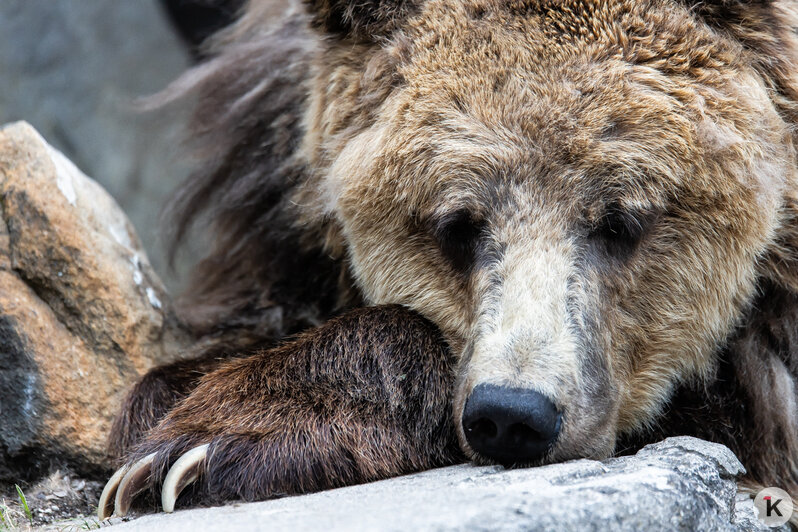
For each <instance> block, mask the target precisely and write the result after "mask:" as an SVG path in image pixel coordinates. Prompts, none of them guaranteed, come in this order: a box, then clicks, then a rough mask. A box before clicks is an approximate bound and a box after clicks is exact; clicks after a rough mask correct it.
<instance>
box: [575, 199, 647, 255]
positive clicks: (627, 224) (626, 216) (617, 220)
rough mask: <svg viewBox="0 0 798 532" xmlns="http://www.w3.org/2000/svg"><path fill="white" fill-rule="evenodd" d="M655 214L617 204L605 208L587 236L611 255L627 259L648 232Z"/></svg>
mask: <svg viewBox="0 0 798 532" xmlns="http://www.w3.org/2000/svg"><path fill="white" fill-rule="evenodd" d="M655 219H656V215H654V214H652V213H646V212H635V211H629V210H625V209H623V208H622V207H620V206H618V205H611V206H610V207H608V208H607V210H606V212H605V213H604V216H603V217H602V218H601V219H600V220H599V221H598V223H596V224H595V225H594V226H593V227H591V229H590V232H589V233H588V237H589V238H590V239H591V240H593V241H595V242H596V243H598V244H599V245H600V246H601V247H602V248H604V250H605V251H606V252H607V254H609V255H610V256H612V257H615V258H617V259H621V260H625V259H628V258H629V257H630V256H631V255H632V254H633V253H634V252H635V250H636V249H637V247H638V246H639V245H640V242H641V241H642V240H643V237H644V236H645V235H646V233H648V231H649V229H650V227H651V225H652V224H653V222H654V220H655Z"/></svg>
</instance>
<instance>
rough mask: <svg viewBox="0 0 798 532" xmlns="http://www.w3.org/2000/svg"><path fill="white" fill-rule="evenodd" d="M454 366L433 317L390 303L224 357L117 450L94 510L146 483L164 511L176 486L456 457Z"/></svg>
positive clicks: (287, 483)
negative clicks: (116, 463)
mask: <svg viewBox="0 0 798 532" xmlns="http://www.w3.org/2000/svg"><path fill="white" fill-rule="evenodd" d="M452 375H453V371H452V361H451V359H450V357H449V353H448V350H447V348H446V345H445V344H444V343H443V341H442V340H441V337H440V334H439V333H438V331H437V329H435V328H434V327H433V326H432V325H431V324H430V323H429V322H428V321H426V320H425V319H423V318H422V317H421V316H419V315H418V314H415V313H413V312H411V311H409V310H407V309H404V308H402V307H395V306H390V307H373V308H368V309H359V310H357V311H353V312H351V313H349V314H347V315H345V316H342V317H340V318H336V319H334V320H331V321H330V322H328V323H327V324H325V325H323V326H322V327H319V328H317V329H314V330H312V331H308V332H307V333H305V334H302V335H300V336H299V337H297V338H296V339H295V340H293V341H291V342H289V343H286V344H284V345H282V346H280V347H277V348H274V349H271V350H268V351H262V352H260V353H258V354H255V355H252V356H249V357H245V358H237V359H231V360H227V361H225V362H222V363H221V364H219V365H218V367H217V368H215V369H214V370H213V371H211V372H209V373H207V374H205V375H204V376H202V377H201V378H200V379H199V382H198V383H197V385H196V388H194V389H193V390H191V392H190V393H189V394H188V395H187V396H186V397H184V398H182V399H180V400H179V401H177V402H176V404H175V405H174V407H173V408H171V410H170V411H169V412H168V413H167V414H166V415H165V416H164V417H163V419H161V420H160V421H159V422H158V424H157V425H156V426H154V427H153V428H152V429H150V430H148V431H147V432H146V434H145V435H144V436H143V439H142V440H141V441H139V442H137V443H136V444H135V446H134V447H133V448H132V450H131V451H130V452H128V453H127V454H126V456H127V463H126V464H125V465H124V466H123V467H122V468H121V469H119V470H118V471H117V472H116V473H115V474H114V475H113V476H112V477H111V479H110V480H109V481H108V484H107V485H106V487H105V489H104V490H103V493H102V496H101V499H100V503H99V506H98V515H99V517H100V519H106V518H107V517H109V516H110V515H112V514H116V515H120V516H121V515H125V514H126V513H127V512H128V511H129V509H130V508H131V506H132V505H133V504H134V503H136V502H137V499H139V497H140V500H143V499H144V496H143V495H144V493H145V492H147V493H150V494H152V495H153V496H154V497H155V499H156V500H158V499H160V508H161V509H163V511H166V512H171V511H173V510H174V508H175V504H176V502H177V500H178V497H180V502H179V504H180V505H185V504H214V503H219V502H222V501H229V500H247V501H252V500H264V499H268V498H272V497H276V496H283V495H293V494H299V493H308V492H313V491H320V490H323V489H329V488H335V487H340V486H345V485H351V484H357V483H362V482H368V481H372V480H378V479H382V478H387V477H391V476H396V475H400V474H404V473H410V472H413V471H419V470H423V469H428V468H431V467H435V466H440V465H446V464H451V463H454V462H455V461H457V460H459V459H460V458H461V455H460V452H459V448H458V446H457V441H456V438H455V435H454V430H453V429H454V426H453V423H452V422H451V408H450V404H449V393H450V389H451V380H452ZM181 493H182V496H181Z"/></svg>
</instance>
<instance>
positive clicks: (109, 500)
mask: <svg viewBox="0 0 798 532" xmlns="http://www.w3.org/2000/svg"><path fill="white" fill-rule="evenodd" d="M127 470H128V467H127V466H122V467H120V468H119V469H117V470H116V473H114V474H113V475H112V476H111V478H109V479H108V482H106V483H105V487H104V488H103V492H102V494H101V495H100V502H99V503H97V517H98V518H99V519H100V521H104V520H105V519H108V518H109V517H111V514H113V513H114V498H115V497H116V490H117V489H118V488H119V484H120V483H121V482H122V477H124V476H125V473H127Z"/></svg>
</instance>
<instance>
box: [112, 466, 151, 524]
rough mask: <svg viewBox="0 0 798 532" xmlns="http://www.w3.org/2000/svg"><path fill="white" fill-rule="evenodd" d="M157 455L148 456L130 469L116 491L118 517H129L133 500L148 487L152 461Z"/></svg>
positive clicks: (115, 501) (115, 502) (116, 512)
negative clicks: (128, 512)
mask: <svg viewBox="0 0 798 532" xmlns="http://www.w3.org/2000/svg"><path fill="white" fill-rule="evenodd" d="M156 454H157V453H152V454H148V455H147V456H145V457H144V458H142V459H141V460H139V461H138V462H136V463H135V464H133V465H132V466H130V467H129V468H128V471H127V472H126V473H125V476H124V477H123V478H122V481H121V482H120V483H119V487H118V488H117V490H116V498H115V500H114V505H115V506H116V511H115V512H114V513H115V514H116V515H118V516H120V517H121V516H123V515H127V511H128V510H129V509H130V505H131V503H132V502H133V499H135V498H136V495H138V494H139V493H141V492H142V491H144V488H146V487H147V483H148V482H149V480H150V473H151V472H152V461H153V460H154V459H155V455H156Z"/></svg>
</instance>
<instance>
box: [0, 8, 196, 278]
mask: <svg viewBox="0 0 798 532" xmlns="http://www.w3.org/2000/svg"><path fill="white" fill-rule="evenodd" d="M159 4H160V2H158V0H136V1H133V2H130V1H119V0H91V1H86V0H58V1H53V0H2V2H0V72H2V76H0V124H2V123H7V122H11V121H16V120H26V121H28V122H30V123H31V124H32V125H33V126H34V127H35V128H36V129H37V130H38V131H39V132H40V133H41V134H42V135H43V136H44V137H45V138H46V139H47V140H48V142H50V143H51V144H52V145H53V146H55V147H57V148H58V149H59V150H61V151H62V152H63V153H64V154H65V155H66V156H67V157H69V159H70V160H72V161H74V162H75V163H76V164H77V165H78V167H80V168H81V169H82V170H83V171H84V172H86V173H87V174H88V175H90V176H93V177H95V178H96V179H97V180H98V182H99V183H100V184H101V185H102V186H103V187H104V188H105V189H106V190H108V192H110V194H111V195H112V196H113V197H114V198H115V199H116V200H117V201H118V202H119V203H120V204H121V206H122V208H123V209H124V211H125V213H127V215H128V216H129V217H130V218H131V220H132V221H133V225H134V226H135V227H136V229H137V231H138V234H139V235H140V236H141V238H142V240H143V241H144V245H145V249H146V250H147V251H148V253H149V255H150V258H151V259H152V261H153V264H154V265H155V268H156V271H158V272H159V273H161V274H163V273H166V268H164V267H163V259H162V256H163V250H162V248H161V247H160V246H159V244H160V243H159V242H157V235H158V234H159V233H160V232H159V231H158V213H159V210H160V209H161V207H162V206H163V203H164V198H165V197H166V196H167V195H168V193H169V191H171V190H172V188H173V187H174V186H175V185H176V184H177V183H178V182H179V180H180V179H182V177H183V176H184V175H185V172H186V170H185V168H184V166H183V165H182V164H181V161H183V162H184V158H182V157H176V156H175V153H176V150H175V147H176V146H178V145H179V137H180V128H181V123H182V121H181V120H179V119H178V118H179V112H180V111H178V110H177V109H173V108H171V107H170V108H169V109H168V111H167V112H164V111H159V112H157V113H139V112H137V111H136V109H135V108H134V105H133V103H134V101H135V99H136V98H139V97H141V96H144V95H149V94H152V93H154V92H157V91H159V90H161V89H163V88H164V87H165V86H166V85H167V84H168V83H169V82H170V81H172V80H173V79H174V78H176V77H177V76H178V75H179V74H180V73H181V72H182V71H183V70H184V69H185V68H186V66H187V65H188V54H187V53H186V50H185V47H184V46H183V45H182V43H181V42H180V41H179V39H178V38H177V37H176V35H175V32H174V31H173V30H172V28H171V27H170V26H169V24H168V23H167V20H166V17H165V15H164V13H163V12H162V10H161V8H160V5H159ZM173 111H174V112H173Z"/></svg>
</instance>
